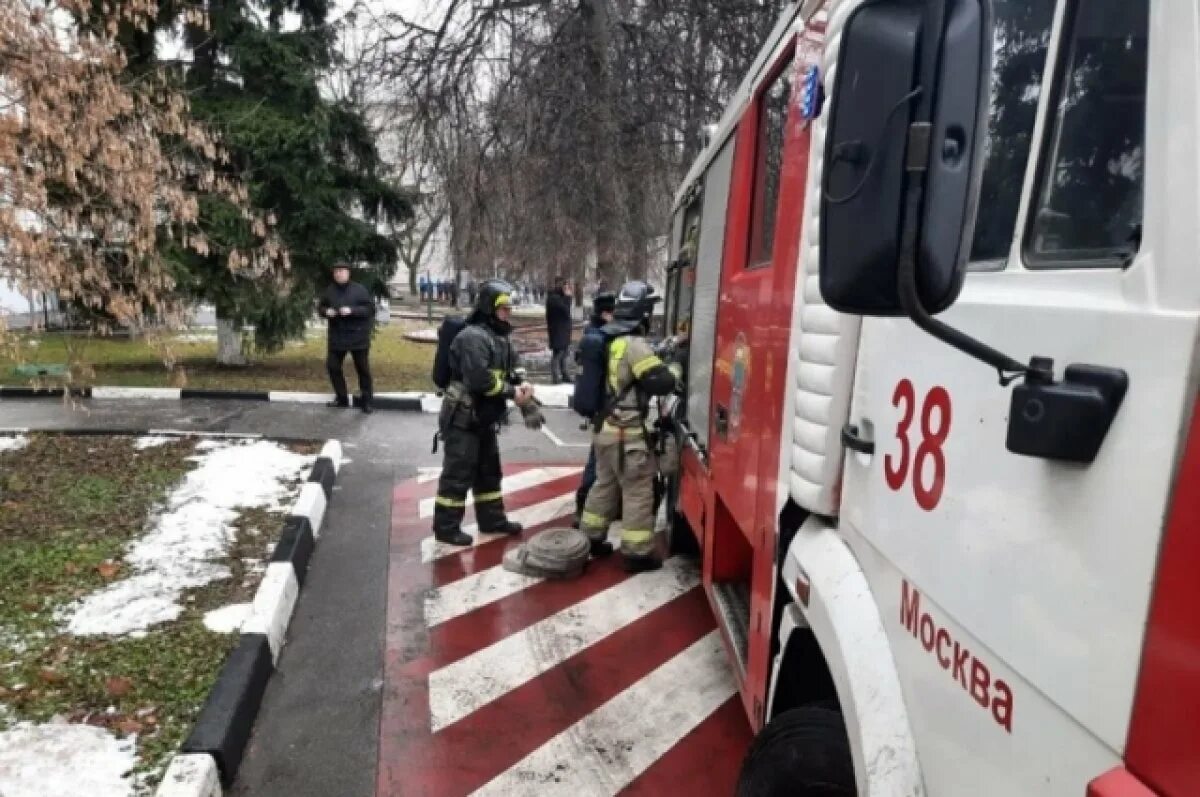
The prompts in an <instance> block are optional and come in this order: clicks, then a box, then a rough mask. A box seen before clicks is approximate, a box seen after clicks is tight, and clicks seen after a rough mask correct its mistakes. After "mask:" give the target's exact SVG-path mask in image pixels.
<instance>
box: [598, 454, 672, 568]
mask: <svg viewBox="0 0 1200 797" xmlns="http://www.w3.org/2000/svg"><path fill="white" fill-rule="evenodd" d="M622 445H624V446H625V452H624V455H623V456H622V453H621V447H622ZM592 449H593V450H594V451H595V453H596V482H595V484H593V485H592V489H591V490H589V491H588V494H587V501H586V503H585V504H584V507H583V513H582V514H581V515H580V517H579V528H580V530H581V531H583V532H584V533H585V534H587V535H588V538H589V539H591V540H592V541H594V542H600V541H603V540H605V539H607V537H608V527H609V525H610V524H611V523H612V522H613V521H614V520H616V519H617V517H620V518H621V554H622V555H624V556H627V557H633V558H639V559H644V558H648V557H652V556H654V554H655V547H654V481H655V478H654V477H655V470H656V465H655V462H654V455H653V454H651V453H650V452H649V451H648V450H647V449H646V445H645V443H644V442H643V441H642V440H640V439H639V440H636V441H630V440H626V441H625V442H624V443H622V442H621V441H620V440H618V439H616V438H615V437H613V438H611V439H610V435H609V434H607V433H604V432H602V433H600V434H598V435H596V437H595V439H594V441H593V443H592Z"/></svg>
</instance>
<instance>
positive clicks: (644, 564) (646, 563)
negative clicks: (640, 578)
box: [621, 553, 662, 573]
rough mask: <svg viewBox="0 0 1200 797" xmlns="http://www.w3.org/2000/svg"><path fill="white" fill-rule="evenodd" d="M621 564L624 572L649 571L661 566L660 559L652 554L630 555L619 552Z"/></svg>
mask: <svg viewBox="0 0 1200 797" xmlns="http://www.w3.org/2000/svg"><path fill="white" fill-rule="evenodd" d="M621 559H622V565H623V566H624V568H625V572H626V573H649V572H650V571H652V570H658V569H659V568H661V567H662V560H660V559H659V558H658V557H657V556H654V555H653V554H652V555H650V556H632V555H630V554H627V553H625V554H621Z"/></svg>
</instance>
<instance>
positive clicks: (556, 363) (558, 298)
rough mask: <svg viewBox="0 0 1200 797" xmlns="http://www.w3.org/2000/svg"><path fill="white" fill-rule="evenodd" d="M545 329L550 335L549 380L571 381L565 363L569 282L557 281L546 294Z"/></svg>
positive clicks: (569, 307)
mask: <svg viewBox="0 0 1200 797" xmlns="http://www.w3.org/2000/svg"><path fill="white" fill-rule="evenodd" d="M546 331H547V332H548V333H549V337H550V382H551V383H552V384H556V385H557V384H560V383H563V382H573V381H575V380H574V378H573V377H572V376H571V374H570V373H569V371H570V367H569V365H568V364H567V350H568V349H570V348H571V284H570V283H569V282H566V281H559V283H558V284H557V285H555V286H554V290H552V291H550V293H549V294H548V295H547V296H546Z"/></svg>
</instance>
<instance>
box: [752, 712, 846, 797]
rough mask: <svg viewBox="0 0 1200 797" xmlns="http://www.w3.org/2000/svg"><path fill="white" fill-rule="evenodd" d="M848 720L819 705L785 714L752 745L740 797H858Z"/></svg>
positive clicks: (770, 724) (775, 720)
mask: <svg viewBox="0 0 1200 797" xmlns="http://www.w3.org/2000/svg"><path fill="white" fill-rule="evenodd" d="M857 793H858V792H857V789H856V788H855V785H854V762H853V761H852V760H851V757H850V742H849V740H848V739H847V737H846V725H845V723H844V722H843V721H842V715H841V714H840V713H839V712H837V711H835V710H832V709H829V708H825V707H822V706H819V705H810V706H802V707H800V708H795V709H792V710H790V711H785V712H783V713H782V714H780V715H779V716H778V717H776V718H775V719H773V720H771V721H770V722H769V723H767V727H765V728H763V729H762V731H761V732H760V733H759V734H758V737H757V738H756V739H755V740H754V743H753V744H752V745H750V750H749V751H748V752H747V753H746V759H745V761H743V762H742V771H741V773H740V774H739V775H738V785H737V797H855V795H857Z"/></svg>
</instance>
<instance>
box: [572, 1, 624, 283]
mask: <svg viewBox="0 0 1200 797" xmlns="http://www.w3.org/2000/svg"><path fill="white" fill-rule="evenodd" d="M608 3H609V0H583V2H582V3H580V11H581V12H582V14H583V16H584V18H585V19H586V20H587V21H588V23H589V28H588V31H589V39H588V46H587V52H586V54H585V58H586V64H587V67H586V69H585V71H584V83H585V86H586V90H587V92H588V95H589V96H590V97H591V98H592V101H593V102H594V103H595V110H596V112H595V114H594V115H593V119H594V120H595V121H594V122H593V124H594V125H595V127H594V128H593V130H592V136H591V138H592V144H593V149H594V151H593V153H592V157H593V158H594V162H595V163H596V166H597V173H598V177H599V179H597V180H596V183H595V186H594V191H595V196H594V202H595V213H594V215H593V217H592V218H593V232H594V235H595V242H596V254H597V259H598V260H597V264H596V276H597V279H598V280H603V281H605V282H609V283H615V282H617V280H618V275H619V274H620V272H621V262H620V261H621V259H622V258H621V255H622V254H626V253H622V252H620V251H619V250H620V248H621V247H620V244H619V240H620V234H619V231H618V228H619V218H620V215H621V210H622V209H624V200H623V197H622V196H621V189H620V185H619V183H618V180H617V168H616V161H617V159H616V153H615V152H614V151H613V148H614V143H615V142H616V140H617V126H616V119H615V116H614V110H613V96H612V83H611V75H610V74H609V68H608V58H609V47H610V44H609V24H610V17H609V7H608Z"/></svg>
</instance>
